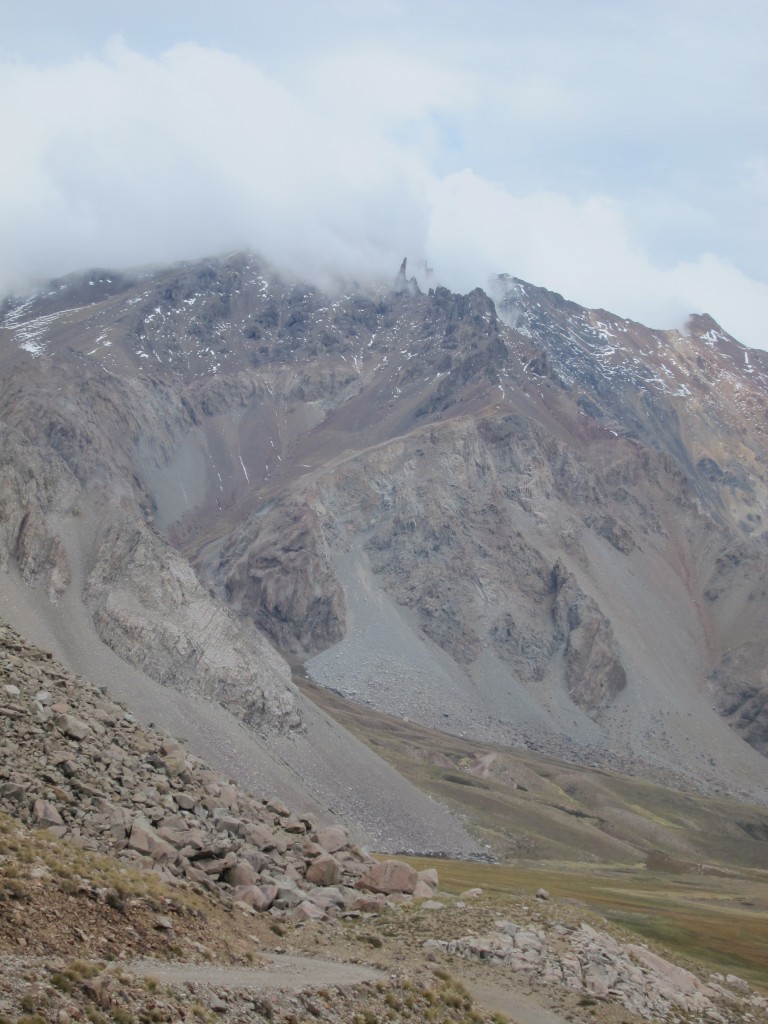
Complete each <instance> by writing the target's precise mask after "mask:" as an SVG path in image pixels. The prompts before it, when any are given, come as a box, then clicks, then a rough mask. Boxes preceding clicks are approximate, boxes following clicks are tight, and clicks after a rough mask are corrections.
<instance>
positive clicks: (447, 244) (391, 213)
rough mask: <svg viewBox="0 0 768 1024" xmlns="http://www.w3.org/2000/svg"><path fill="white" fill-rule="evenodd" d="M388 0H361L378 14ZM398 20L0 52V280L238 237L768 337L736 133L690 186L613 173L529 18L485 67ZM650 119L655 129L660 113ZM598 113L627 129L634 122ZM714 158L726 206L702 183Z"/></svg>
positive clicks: (752, 178) (765, 341)
mask: <svg viewBox="0 0 768 1024" xmlns="http://www.w3.org/2000/svg"><path fill="white" fill-rule="evenodd" d="M482 6H483V5H482V4H481V7H482ZM490 6H494V5H490ZM399 7H400V5H398V4H390V5H384V7H383V8H382V9H381V10H378V11H377V17H378V18H379V19H380V21H381V22H382V24H390V23H391V21H392V19H395V18H397V17H402V15H403V11H402V10H400V9H399ZM384 8H386V10H385V9H384ZM479 13H482V12H479ZM387 19H389V21H388V20H387ZM417 29H418V18H416V24H415V27H412V31H411V38H410V40H409V45H408V46H398V44H396V43H395V42H393V39H392V38H391V37H390V36H388V35H387V34H386V33H383V34H382V36H381V38H380V39H377V41H376V42H375V44H374V43H372V42H371V43H369V44H368V45H367V46H358V48H357V49H354V50H353V49H349V48H347V49H346V50H345V48H344V45H343V43H344V40H343V39H337V40H335V41H332V40H331V39H330V38H326V39H325V40H324V41H323V42H324V45H323V46H322V47H320V48H319V49H318V51H317V52H316V53H312V52H311V51H310V50H308V49H305V50H301V48H300V47H299V49H298V51H297V52H296V53H294V54H292V55H290V54H289V47H287V46H286V53H285V59H284V61H283V63H282V65H281V67H280V68H277V65H278V64H279V63H280V62H279V61H277V60H276V59H272V60H271V61H270V62H267V61H265V60H263V59H260V58H259V55H258V54H252V55H249V54H248V53H244V52H239V53H235V52H229V51H228V50H225V49H222V48H217V47H214V46H210V45H203V44H201V43H180V44H177V45H174V46H171V47H170V48H168V49H166V50H164V51H163V52H161V53H159V54H154V55H152V54H151V53H149V52H147V51H146V50H144V51H142V50H140V49H139V48H137V47H135V46H130V45H128V44H127V43H125V42H122V41H120V40H119V39H114V40H112V41H111V42H110V43H109V44H108V45H106V46H105V47H104V48H102V49H101V51H99V52H98V53H96V54H95V55H94V54H93V53H91V54H90V55H88V56H85V57H78V58H76V59H63V60H61V61H59V62H56V63H53V62H50V61H49V62H44V63H41V62H39V61H37V62H34V61H32V60H25V59H16V60H14V61H6V62H5V63H3V64H0V95H1V96H2V97H3V102H2V103H1V104H0V130H1V131H2V136H3V138H4V139H5V140H7V145H6V147H5V155H4V160H3V162H2V164H0V225H2V237H3V240H4V244H3V247H2V251H1V252H0V291H3V292H7V291H9V290H14V289H22V288H24V287H25V286H26V285H27V283H28V282H29V281H30V280H31V279H33V278H39V277H49V276H54V275H56V274H61V273H66V272H68V271H71V270H76V269H79V268H81V267H87V266H93V265H101V266H115V267H120V266H126V265H135V264H140V263H147V262H154V263H157V262H163V261H170V260H175V259H183V258H193V257H197V256H204V255H208V254H211V253H216V252H222V251H226V250H230V249H236V248H252V249H255V250H257V251H258V252H260V253H262V254H263V255H264V256H265V258H267V259H268V260H270V261H272V262H274V263H276V264H277V265H278V266H280V267H282V268H284V269H289V270H292V271H293V272H295V273H297V274H301V275H304V276H307V277H310V278H315V279H327V278H328V277H329V276H332V275H334V274H337V273H339V274H344V275H351V276H355V277H357V278H361V277H366V276H367V277H389V276H391V275H392V274H393V272H394V271H396V269H397V267H398V266H399V263H400V260H401V258H402V255H403V253H404V252H407V253H408V254H409V256H410V257H411V258H412V262H413V264H414V265H415V264H416V263H417V262H418V261H425V260H426V261H427V262H428V263H429V264H430V265H431V266H433V267H434V268H435V275H436V278H437V279H438V280H440V281H441V282H442V283H445V284H446V285H448V286H449V287H452V288H457V289H461V290H467V289H469V288H472V287H474V286H476V285H478V284H480V285H483V284H484V283H485V281H486V280H487V278H488V276H489V275H491V274H494V273H498V272H508V273H511V274H513V275H515V276H518V277H522V278H526V279H528V280H531V281H534V282H535V283H538V284H542V285H544V286H546V287H550V288H553V289H555V290H557V291H560V292H562V293H564V294H566V295H568V296H569V297H571V298H574V299H575V300H577V301H579V302H582V303H585V304H589V305H596V306H603V307H607V308H611V309H613V310H615V311H616V312H618V313H620V314H621V315H625V316H630V317H633V318H635V319H640V320H643V321H645V322H648V323H650V324H651V325H653V326H672V325H674V324H677V323H679V322H681V320H682V319H683V317H684V316H685V314H687V313H689V312H700V311H703V310H706V311H708V312H710V313H712V315H713V316H715V318H716V319H718V320H719V321H721V322H722V323H723V325H724V326H725V327H726V328H727V329H728V330H729V331H730V332H731V333H733V334H735V335H736V336H737V337H739V338H740V340H742V341H744V342H745V343H747V344H751V345H755V346H759V347H768V334H766V332H765V327H764V325H765V324H766V323H768V286H767V285H766V284H765V281H764V280H762V272H763V269H764V268H762V267H761V265H760V256H759V254H758V246H757V243H756V242H755V238H756V237H757V229H756V227H755V225H754V224H753V223H752V222H751V221H750V223H749V230H746V228H745V230H744V231H742V232H741V235H740V233H739V228H738V225H739V223H740V222H741V221H740V218H741V220H743V221H744V223H746V222H747V220H748V217H747V213H746V211H749V210H752V211H753V212H757V211H759V210H760V209H761V208H764V205H765V202H766V195H765V188H764V185H765V165H766V157H765V155H764V154H762V153H760V152H759V151H757V149H756V147H753V148H752V149H750V146H749V145H748V144H747V143H744V146H743V147H742V151H741V152H740V153H739V152H738V151H734V152H733V153H732V156H731V160H732V162H733V160H735V161H736V163H735V164H733V166H731V167H730V170H729V169H728V167H725V164H724V162H723V158H722V154H719V155H717V157H716V158H715V157H714V156H713V158H712V161H711V163H712V168H711V173H710V177H709V180H704V179H706V178H707V175H706V174H702V178H701V181H700V182H699V181H698V179H697V183H694V184H693V185H691V187H689V188H687V190H686V189H685V188H684V187H683V186H682V185H679V186H678V190H677V192H675V190H674V189H671V191H670V188H671V186H670V187H667V185H665V182H666V183H667V184H668V183H669V182H670V181H672V180H673V179H675V174H670V173H667V172H666V171H665V169H664V168H663V167H661V169H659V170H658V178H659V180H658V181H657V182H656V183H653V182H648V183H646V184H642V185H641V183H639V182H638V181H637V180H630V178H631V176H630V178H627V180H626V181H622V178H621V173H620V172H621V167H620V163H621V159H625V160H626V159H631V146H630V148H629V149H625V156H624V157H623V158H622V157H621V156H620V154H617V151H616V148H617V147H618V146H619V142H618V141H616V142H615V143H612V141H611V136H610V130H611V124H610V118H609V121H608V122H606V125H605V126H604V128H603V129H602V130H603V132H604V134H605V142H604V145H603V147H602V148H603V152H602V153H600V152H598V153H596V152H594V150H595V149H596V147H598V146H599V144H598V140H599V138H600V132H601V126H600V124H599V123H598V122H597V121H595V119H594V118H595V117H596V116H597V115H593V113H590V111H589V110H588V109H582V108H583V104H584V103H585V97H586V98H588V96H589V95H590V92H591V91H592V92H594V89H595V87H596V81H595V79H594V78H591V77H588V78H586V77H584V75H586V72H583V73H582V72H580V71H579V68H578V66H577V65H576V64H574V63H573V61H572V60H569V61H568V62H567V66H566V67H565V69H564V70H563V71H562V73H561V77H558V75H559V74H560V72H558V70H557V65H556V64H555V63H552V64H546V63H545V64H544V65H543V66H542V65H539V66H538V67H536V68H534V67H533V66H532V65H531V63H530V61H529V60H528V57H527V56H526V52H527V51H526V50H525V47H524V46H523V43H524V42H525V41H526V40H525V36H524V33H525V32H526V31H527V32H529V39H528V41H529V43H531V45H534V43H535V44H536V46H539V47H541V46H542V45H544V44H543V42H542V36H541V32H540V31H535V32H534V31H533V30H532V29H531V28H530V26H529V27H527V28H526V26H525V25H523V26H521V28H520V33H521V35H520V38H519V40H518V42H519V44H520V46H521V47H523V48H522V49H521V50H520V53H521V56H520V60H519V62H518V64H517V65H516V66H515V67H514V68H513V69H512V70H511V71H510V72H509V74H505V73H504V72H503V71H502V70H501V69H500V68H501V65H500V64H499V63H498V60H497V58H498V40H494V38H493V34H492V32H491V31H490V28H487V35H486V36H485V37H483V39H480V38H479V37H478V38H468V39H467V41H466V43H467V45H466V47H465V50H464V51H459V50H458V49H457V47H456V43H457V41H458V40H457V38H454V39H452V37H451V36H450V33H447V32H446V31H445V30H443V33H442V35H441V34H440V33H437V36H436V43H435V47H434V56H430V57H429V58H427V57H426V56H423V55H422V52H421V51H420V49H419V46H418V43H419V38H418V33H417ZM452 44H453V45H452ZM551 45H552V46H553V47H554V48H555V50H557V51H558V52H560V51H562V52H566V50H565V49H564V47H565V42H564V41H563V40H559V41H557V40H553V41H552V44H551ZM231 49H232V50H234V49H236V47H234V46H233V47H232V48H231ZM459 52H461V54H462V55H461V56H457V53H459ZM567 52H570V51H567ZM728 52H730V51H728ZM613 63H614V59H613V57H612V56H610V55H609V57H608V59H607V64H608V65H610V66H612V64H613ZM268 64H269V66H270V67H271V70H269V71H268V70H266V68H267V66H268ZM629 64H630V70H631V68H632V67H635V73H637V74H639V71H638V70H637V69H638V68H639V62H635V61H634V60H631V61H630V62H629ZM636 65H637V66H636ZM590 74H591V72H590ZM580 75H581V77H580ZM634 84H635V85H637V81H635V83H634ZM566 86H567V87H568V88H566ZM604 88H605V89H606V95H603V94H602V93H601V94H600V98H599V102H597V103H596V106H597V107H599V108H600V109H603V108H605V110H607V111H608V112H609V114H610V117H613V116H614V115H615V113H616V111H617V109H618V105H620V98H621V95H620V94H621V93H622V89H624V88H625V87H624V86H623V85H622V83H621V82H617V83H616V84H615V87H614V88H613V90H611V89H610V88H608V87H607V84H604ZM648 88H649V89H650V90H651V91H650V93H649V96H648V98H649V99H655V100H657V101H658V100H659V98H660V96H661V93H660V92H659V90H658V87H657V86H656V85H655V84H654V85H653V87H651V86H648ZM607 93H615V95H614V94H611V95H610V96H608V95H607ZM626 95H627V110H628V117H629V119H630V121H631V120H632V118H636V119H638V120H637V121H636V128H635V136H636V138H635V141H636V143H637V145H638V146H639V145H640V144H647V138H644V137H643V135H642V132H643V131H645V130H646V129H645V128H643V126H642V124H641V120H642V119H641V118H640V114H639V113H638V110H639V105H638V102H637V98H636V97H634V98H631V99H630V97H629V92H628V91H627V92H626ZM564 96H568V103H565V102H564V101H562V102H561V100H562V97H564ZM558 97H560V99H558ZM9 98H10V99H11V100H12V101H9ZM608 99H610V103H609V102H608ZM689 105H690V100H689V98H686V99H685V102H684V103H683V108H685V109H687V108H688V106H689ZM569 110H570V113H569ZM611 111H613V113H612V114H611V113H610V112H611ZM715 113H717V112H715ZM656 116H657V120H658V134H659V137H660V138H662V139H668V138H669V136H670V134H671V131H672V125H671V124H670V122H669V121H668V120H667V119H666V118H665V116H664V112H663V110H661V109H660V108H657V112H656ZM642 118H645V114H643V115H642ZM574 125H576V126H577V128H578V131H577V130H576V129H575V128H574ZM548 126H549V127H550V128H551V129H552V131H551V132H550V133H549V134H548V131H547V128H548ZM555 128H557V132H555V131H554V129H555ZM613 128H614V129H615V138H616V140H619V139H621V140H622V141H621V145H623V146H625V147H626V146H627V145H629V144H628V143H627V142H626V137H627V135H628V128H631V125H621V126H616V125H613ZM558 133H559V135H558ZM579 133H581V135H582V136H583V147H582V148H581V149H580V148H579V145H580V143H579ZM629 135H630V136H631V132H630V133H629ZM565 136H567V139H565ZM558 138H560V139H561V141H562V140H563V139H565V141H566V142H567V150H566V149H563V150H562V152H561V154H560V157H559V159H560V160H561V163H562V165H563V168H564V172H563V173H562V174H558V173H557V166H556V156H557V153H558V150H557V144H558ZM668 153H669V155H668V156H667V157H666V158H665V156H664V151H663V150H662V148H660V149H659V152H658V153H657V155H656V160H657V162H658V161H662V162H663V160H664V159H668V160H671V159H673V158H674V153H672V152H671V149H670V150H668ZM626 154H629V155H628V156H627V155H626ZM646 157H647V154H646ZM600 161H602V162H603V163H604V164H605V165H608V166H607V170H606V174H605V177H604V178H601V177H600V176H599V174H598V168H599V165H600ZM611 164H615V165H616V166H609V165H611ZM651 164H652V162H651ZM651 164H649V167H650V166H651ZM675 173H676V174H677V179H675V180H679V181H683V180H684V176H685V173H686V171H685V169H684V168H682V169H680V170H679V171H676V172H675ZM729 173H730V174H731V176H732V179H733V181H734V191H733V194H732V195H731V196H730V197H727V199H724V200H723V202H724V205H723V207H722V211H726V212H727V214H728V217H729V218H730V222H729V223H727V224H726V223H725V222H724V214H723V213H722V211H719V210H717V209H713V208H712V205H711V202H710V199H709V198H708V197H710V196H711V195H712V194H713V191H714V190H715V186H716V185H718V183H721V182H722V176H723V175H727V174H729ZM662 179H663V180H662ZM684 193H685V194H684ZM761 203H762V207H761V205H760V204H761ZM708 204H709V205H708ZM718 218H719V219H718ZM721 221H723V223H721ZM683 229H684V230H683ZM684 237H688V238H689V239H691V240H692V241H691V244H689V245H686V244H684V242H683V241H682V239H683V238H684ZM740 237H741V239H742V242H743V244H742V245H741V248H739V239H740Z"/></svg>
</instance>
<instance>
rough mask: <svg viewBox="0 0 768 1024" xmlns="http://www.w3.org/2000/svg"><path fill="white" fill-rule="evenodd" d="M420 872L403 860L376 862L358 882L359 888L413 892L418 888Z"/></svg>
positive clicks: (377, 890) (387, 891) (388, 891)
mask: <svg viewBox="0 0 768 1024" xmlns="http://www.w3.org/2000/svg"><path fill="white" fill-rule="evenodd" d="M417 881H418V872H417V871H416V870H415V869H414V868H412V867H411V865H410V864H406V863H405V862H404V861H401V860H385V861H382V862H381V863H380V864H374V865H373V866H372V867H371V868H370V869H369V870H368V871H367V872H366V873H365V874H364V875H363V876H362V877H361V878H360V879H358V882H357V888H358V889H370V890H371V891H372V892H381V893H385V894H387V895H389V894H390V893H398V892H399V893H412V892H413V890H414V889H415V888H416V882H417Z"/></svg>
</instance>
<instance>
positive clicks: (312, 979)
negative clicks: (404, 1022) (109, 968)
mask: <svg viewBox="0 0 768 1024" xmlns="http://www.w3.org/2000/svg"><path fill="white" fill-rule="evenodd" d="M259 957H260V958H261V959H263V960H267V961H269V962H268V963H267V964H266V965H265V966H261V967H217V966H216V965H215V964H179V963H164V962H162V961H160V960H136V961H134V962H133V963H129V964H126V965H125V970H127V971H130V973H131V974H135V975H138V976H139V977H141V978H156V979H157V980H158V981H160V982H163V984H165V985H184V984H185V983H186V982H188V981H194V982H197V983H198V984H202V985H214V986H219V987H221V988H238V989H254V990H256V991H262V992H263V991H265V990H280V991H283V992H301V991H302V990H303V989H306V988H320V987H321V986H324V985H359V984H360V983H361V982H364V981H378V980H379V979H380V978H385V977H386V975H385V973H384V972H383V971H379V970H377V969H376V968H375V967H363V966H361V965H360V964H347V963H340V962H339V961H338V960H320V959H318V958H317V957H309V956H291V955H289V954H284V955H279V956H278V955H272V954H269V953H259Z"/></svg>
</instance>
